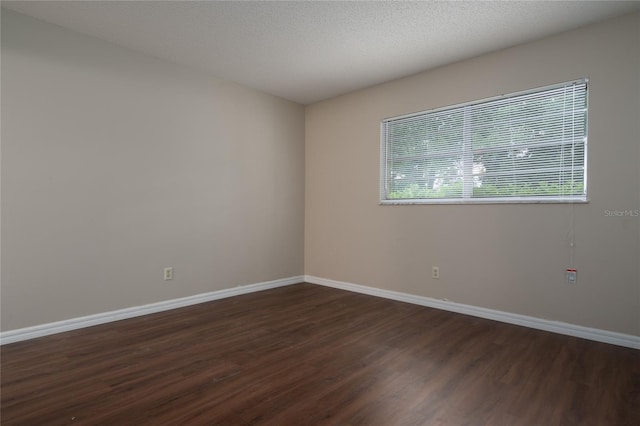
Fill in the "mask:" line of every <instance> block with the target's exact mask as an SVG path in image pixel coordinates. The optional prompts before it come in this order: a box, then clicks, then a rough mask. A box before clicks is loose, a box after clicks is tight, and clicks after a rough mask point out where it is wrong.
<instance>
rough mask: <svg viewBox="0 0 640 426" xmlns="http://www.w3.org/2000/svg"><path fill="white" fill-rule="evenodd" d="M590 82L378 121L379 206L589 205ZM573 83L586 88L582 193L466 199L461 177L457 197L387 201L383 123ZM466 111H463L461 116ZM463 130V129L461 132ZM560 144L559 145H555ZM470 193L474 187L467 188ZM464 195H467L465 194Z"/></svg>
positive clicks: (471, 102) (514, 93)
mask: <svg viewBox="0 0 640 426" xmlns="http://www.w3.org/2000/svg"><path fill="white" fill-rule="evenodd" d="M588 82H589V79H588V78H581V79H577V80H571V81H566V82H562V83H556V84H552V85H548V86H542V87H536V88H531V89H526V90H521V91H518V92H513V93H508V94H503V95H498V96H493V97H489V98H484V99H479V100H473V101H469V102H463V103H459V104H454V105H448V106H444V107H439V108H434V109H429V110H424V111H418V112H413V113H409V114H404V115H399V116H393V117H387V118H383V119H382V120H380V170H379V172H380V183H379V184H380V187H379V203H380V205H414V204H419V205H420V204H421V205H425V204H426V205H431V204H523V203H524V204H541V203H548V204H580V203H588V202H589V193H588V190H587V189H588V133H589V130H588V127H589V84H588ZM576 84H584V86H585V92H586V93H585V95H584V96H585V119H584V126H585V130H584V154H583V162H584V165H583V169H584V179H583V194H581V195H548V196H533V195H531V196H500V197H475V198H474V197H472V196H469V188H468V182H469V177H465V176H463V178H462V181H463V190H462V191H463V192H462V195H461V196H460V197H456V198H398V199H392V198H386V197H387V194H388V192H389V190H388V173H389V171H388V167H389V166H388V163H389V162H388V159H387V152H388V150H389V149H388V145H389V142H388V140H387V138H386V137H385V136H386V123H388V122H390V121H397V120H404V119H410V118H412V117H418V116H426V115H430V114H436V113H440V112H444V111H450V110H463V111H465V108H470V107H473V106H477V105H479V104H483V103H489V102H493V101H498V100H507V99H510V98H517V97H520V96H525V95H529V94H533V93H541V92H545V91H551V90H554V89H558V88H562V87H567V86H571V85H576ZM464 113H465V112H463V114H464ZM463 131H464V130H463ZM554 145H560V144H554ZM463 146H467V142H465V140H463ZM470 148H471V153H470V155H471V156H472V158H473V147H472V146H471V147H470ZM449 152H455V153H456V154H460V153H461V152H463V151H460V150H454V149H451V150H450V151H449ZM436 155H443V152H442V151H438V152H437V154H436ZM470 190H471V191H472V190H473V187H471V188H470ZM465 194H466V195H465Z"/></svg>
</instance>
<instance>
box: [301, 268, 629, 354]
mask: <svg viewBox="0 0 640 426" xmlns="http://www.w3.org/2000/svg"><path fill="white" fill-rule="evenodd" d="M304 281H305V282H308V283H311V284H319V285H323V286H327V287H333V288H339V289H342V290H348V291H353V292H356V293H363V294H368V295H371V296H378V297H383V298H385V299H391V300H398V301H400V302H407V303H412V304H414V305H420V306H427V307H430V308H436V309H442V310H445V311H451V312H457V313H460V314H466V315H472V316H474V317H480V318H487V319H491V320H495V321H500V322H506V323H509V324H516V325H522V326H525V327H530V328H535V329H538V330H544V331H551V332H553V333H559V334H565V335H568V336H574V337H581V338H583V339H589V340H595V341H597V342H604V343H611V344H613V345H618V346H625V347H628V348H634V349H640V336H633V335H630V334H622V333H615V332H613V331H606V330H600V329H597V328H589V327H583V326H580V325H574V324H569V323H565V322H559V321H549V320H545V319H541V318H536V317H530V316H526V315H519V314H513V313H510V312H503V311H496V310H493V309H487V308H481V307H478V306H472V305H464V304H462V303H455V302H450V301H446V300H438V299H433V298H430V297H424V296H416V295H413V294H407V293H400V292H397V291H390V290H383V289H379V288H374V287H367V286H363V285H359V284H351V283H346V282H342V281H334V280H329V279H326V278H319V277H314V276H310V275H305V276H304Z"/></svg>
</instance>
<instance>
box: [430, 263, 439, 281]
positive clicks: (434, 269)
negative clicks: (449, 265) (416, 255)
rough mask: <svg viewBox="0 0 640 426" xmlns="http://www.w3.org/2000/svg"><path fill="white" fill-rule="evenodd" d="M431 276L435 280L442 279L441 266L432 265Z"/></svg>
mask: <svg viewBox="0 0 640 426" xmlns="http://www.w3.org/2000/svg"><path fill="white" fill-rule="evenodd" d="M431 278H433V279H434V280H438V279H440V268H439V267H437V266H432V267H431Z"/></svg>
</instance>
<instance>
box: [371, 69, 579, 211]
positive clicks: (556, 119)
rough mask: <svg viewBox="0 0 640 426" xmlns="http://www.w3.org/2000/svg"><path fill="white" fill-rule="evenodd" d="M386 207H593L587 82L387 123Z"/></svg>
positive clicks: (383, 182)
mask: <svg viewBox="0 0 640 426" xmlns="http://www.w3.org/2000/svg"><path fill="white" fill-rule="evenodd" d="M381 134H382V138H381V139H382V161H381V164H382V170H381V173H382V175H381V176H382V179H381V186H382V188H381V200H382V202H383V203H385V202H387V203H416V202H427V203H428V202H442V201H447V200H449V201H454V202H459V201H463V202H464V201H471V202H473V201H496V202H500V201H507V202H508V201H545V200H546V201H585V200H586V161H585V160H586V153H587V81H586V80H581V81H574V82H569V83H564V84H561V85H555V86H551V87H546V88H542V89H535V90H531V91H527V92H520V93H516V94H511V95H506V96H502V97H499V98H494V99H489V100H483V101H477V102H471V103H467V104H464V105H458V106H454V107H447V108H441V109H438V110H433V111H425V112H420V113H417V114H411V115H408V116H402V117H394V118H390V119H386V120H383V121H382V123H381Z"/></svg>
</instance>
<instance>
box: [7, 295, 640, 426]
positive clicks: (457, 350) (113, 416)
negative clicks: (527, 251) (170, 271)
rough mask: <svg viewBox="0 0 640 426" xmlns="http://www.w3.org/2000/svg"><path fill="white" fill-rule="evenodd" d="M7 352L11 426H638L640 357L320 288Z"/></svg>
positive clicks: (242, 299)
mask: <svg viewBox="0 0 640 426" xmlns="http://www.w3.org/2000/svg"><path fill="white" fill-rule="evenodd" d="M1 350H2V353H1V354H2V396H1V401H2V406H1V410H2V411H1V416H2V417H1V421H2V424H3V425H49V424H52V425H65V424H76V425H80V424H87V425H142V424H153V425H175V424H189V425H199V424H203V425H248V424H263V425H278V426H281V425H318V424H321V425H384V426H390V425H536V426H538V425H634V426H635V425H640V351H637V350H634V349H628V348H622V347H616V346H612V345H608V344H604V343H596V342H591V341H587V340H582V339H578V338H573V337H568V336H562V335H557V334H553V333H547V332H543V331H536V330H531V329H527V328H524V327H518V326H513V325H508V324H503V323H499V322H494V321H489V320H483V319H478V318H473V317H469V316H465V315H460V314H454V313H450V312H444V311H438V310H435V309H429V308H424V307H419V306H414V305H410V304H406V303H401V302H394V301H389V300H385V299H380V298H376V297H371V296H366V295H361V294H355V293H350V292H346V291H341V290H335V289H330V288H325V287H320V286H315V285H311V284H301V285H295V286H289V287H282V288H278V289H274V290H268V291H263V292H259V293H253V294H248V295H243V296H238V297H234V298H229V299H224V300H219V301H215V302H211V303H205V304H200V305H196V306H192V307H188V308H183V309H177V310H173V311H168V312H162V313H158V314H154V315H148V316H145V317H138V318H134V319H129V320H125V321H119V322H115V323H110V324H104V325H100V326H96V327H91V328H85V329H82V330H76V331H71V332H67V333H62V334H57V335H53V336H48V337H44V338H40V339H34V340H31V341H26V342H19V343H13V344H9V345H5V346H3V347H2V349H1Z"/></svg>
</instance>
